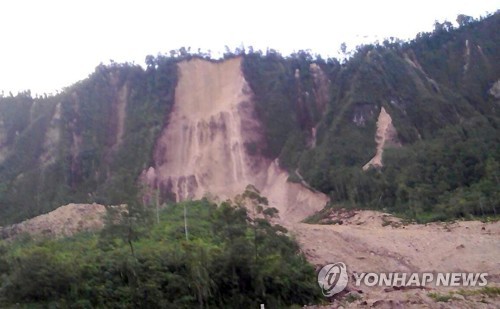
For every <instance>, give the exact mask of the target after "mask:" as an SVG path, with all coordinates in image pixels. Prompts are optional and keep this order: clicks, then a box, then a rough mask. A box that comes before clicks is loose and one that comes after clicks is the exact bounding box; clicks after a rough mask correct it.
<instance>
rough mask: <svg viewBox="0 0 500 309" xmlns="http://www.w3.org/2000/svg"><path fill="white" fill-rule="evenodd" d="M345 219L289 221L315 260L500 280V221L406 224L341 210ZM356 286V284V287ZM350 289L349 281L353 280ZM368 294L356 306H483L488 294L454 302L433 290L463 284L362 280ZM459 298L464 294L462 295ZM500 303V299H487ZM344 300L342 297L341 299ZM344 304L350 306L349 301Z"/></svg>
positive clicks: (496, 283) (497, 282)
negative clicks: (418, 285) (412, 285)
mask: <svg viewBox="0 0 500 309" xmlns="http://www.w3.org/2000/svg"><path fill="white" fill-rule="evenodd" d="M339 218H340V219H342V224H341V225H339V224H336V225H311V224H304V223H298V224H293V225H291V226H289V228H290V230H291V233H292V234H293V235H294V236H295V237H296V238H297V240H298V241H299V243H300V244H301V247H302V250H303V251H304V252H305V254H306V256H307V258H308V259H309V261H311V262H312V263H313V264H315V265H317V266H321V265H324V264H327V263H333V262H344V263H345V264H346V265H347V267H348V271H349V272H350V273H352V272H354V271H355V272H358V273H359V272H473V273H477V272H487V273H488V274H489V277H488V286H500V222H495V223H482V222H479V221H459V222H455V223H432V224H426V225H420V224H409V225H404V224H402V223H401V221H400V220H398V219H397V218H394V217H392V216H390V215H387V214H383V213H380V212H376V211H359V212H355V213H354V215H353V214H352V213H351V214H346V213H344V214H341V215H340V217H339ZM350 288H351V290H354V289H355V288H354V287H353V286H351V287H350ZM348 289H349V286H348ZM361 289H362V292H363V293H362V300H360V301H358V302H355V303H353V304H352V308H356V307H358V306H361V303H362V302H363V301H366V302H367V306H370V305H373V303H374V302H376V301H380V302H379V304H380V305H383V307H384V308H406V307H413V308H421V307H426V308H453V307H460V308H462V307H463V308H476V307H477V308H480V306H486V304H483V303H481V302H479V301H481V300H483V298H484V297H483V296H481V295H475V296H470V297H468V298H467V299H465V300H462V299H460V300H453V301H451V302H450V303H449V304H448V303H446V304H443V303H438V302H436V301H435V300H434V299H431V298H429V296H428V294H429V293H430V292H438V293H440V294H445V295H446V294H448V293H450V292H453V291H454V290H456V289H457V288H449V287H433V286H432V287H430V290H420V289H417V290H391V291H384V289H385V288H384V287H373V288H369V287H365V286H362V287H361ZM457 298H460V297H459V296H458V297H457ZM486 301H488V302H490V303H492V304H493V305H492V306H493V307H491V306H490V307H487V306H486V307H483V308H498V307H495V306H498V305H500V299H499V298H494V299H491V298H489V299H486ZM336 304H337V305H338V304H340V302H339V301H337V303H336ZM344 306H347V305H346V304H344Z"/></svg>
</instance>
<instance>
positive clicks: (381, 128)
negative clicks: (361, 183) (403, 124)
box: [363, 107, 400, 170]
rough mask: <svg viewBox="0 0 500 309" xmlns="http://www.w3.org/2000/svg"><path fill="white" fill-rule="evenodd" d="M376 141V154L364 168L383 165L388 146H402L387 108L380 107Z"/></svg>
mask: <svg viewBox="0 0 500 309" xmlns="http://www.w3.org/2000/svg"><path fill="white" fill-rule="evenodd" d="M375 142H376V143H377V148H376V153H375V156H374V157H373V158H372V159H371V160H370V161H369V162H368V163H366V164H365V165H364V166H363V170H367V169H369V168H370V167H372V166H373V167H382V155H383V153H384V148H385V147H388V146H400V143H399V140H398V138H397V132H396V128H394V126H393V125H392V118H391V115H389V114H388V113H387V112H386V111H385V108H383V107H382V108H381V109H380V114H379V116H378V120H377V132H376V133H375Z"/></svg>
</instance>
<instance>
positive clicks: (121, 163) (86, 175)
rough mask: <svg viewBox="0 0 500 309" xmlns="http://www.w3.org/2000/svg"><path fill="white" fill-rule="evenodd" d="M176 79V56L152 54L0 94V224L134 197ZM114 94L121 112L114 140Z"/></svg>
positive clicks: (115, 106)
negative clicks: (36, 93)
mask: <svg viewBox="0 0 500 309" xmlns="http://www.w3.org/2000/svg"><path fill="white" fill-rule="evenodd" d="M176 83H177V67H176V60H175V59H171V58H168V57H164V56H158V57H148V67H147V69H146V70H143V69H142V68H141V67H140V66H137V65H132V64H116V63H111V64H110V65H102V64H101V65H99V66H98V67H97V68H96V69H95V72H94V73H92V74H91V75H90V76H89V78H87V79H85V80H83V81H81V82H78V83H76V84H74V85H72V86H71V87H68V88H67V89H65V90H64V92H62V93H60V94H58V95H56V96H48V97H47V96H45V97H43V98H42V97H37V98H32V96H31V94H30V93H29V92H27V93H20V94H18V95H17V96H13V95H12V96H9V97H0V118H1V120H2V122H1V124H0V139H2V140H1V142H2V143H1V151H0V154H1V155H0V158H2V160H0V212H1V216H0V224H5V223H7V222H13V221H21V220H22V219H26V218H30V217H33V216H35V215H38V214H40V213H44V212H48V211H50V210H53V209H55V208H57V207H59V206H61V205H64V204H67V203H70V202H89V203H92V202H98V203H104V204H108V205H109V204H121V203H127V202H129V201H134V200H136V199H137V197H138V192H139V188H137V178H138V177H139V174H140V172H141V171H142V170H143V169H144V168H145V167H146V166H149V165H150V162H151V160H152V152H153V146H154V143H155V141H156V138H157V136H158V133H159V132H160V131H161V129H162V128H163V126H164V125H165V124H166V121H167V116H168V113H169V111H170V109H171V107H172V105H173V100H174V89H175V85H176ZM119 100H125V101H126V115H127V116H126V117H125V123H124V128H123V134H122V137H123V138H122V140H121V141H118V140H117V135H118V132H117V127H118V124H117V123H118V121H119V119H117V117H118V116H117V115H118V111H117V105H118V101H119ZM56 109H59V111H57V112H56ZM57 114H58V115H57ZM56 115H57V116H56ZM2 135H3V136H2ZM47 141H51V142H49V143H47Z"/></svg>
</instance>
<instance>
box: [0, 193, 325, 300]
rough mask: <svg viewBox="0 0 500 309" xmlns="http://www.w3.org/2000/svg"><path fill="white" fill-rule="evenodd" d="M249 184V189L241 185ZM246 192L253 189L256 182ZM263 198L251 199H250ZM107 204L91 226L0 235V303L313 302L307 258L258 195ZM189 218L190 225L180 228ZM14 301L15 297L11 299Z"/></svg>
mask: <svg viewBox="0 0 500 309" xmlns="http://www.w3.org/2000/svg"><path fill="white" fill-rule="evenodd" d="M248 192H250V191H247V194H248ZM252 196H254V197H255V196H258V194H255V192H253V193H252V194H250V197H249V198H250V199H252V198H254V197H252ZM260 200H261V199H260V198H259V199H255V198H254V201H255V203H257V204H259V203H258V201H260ZM257 206H260V207H259V209H262V215H261V216H259V217H256V216H253V215H252V216H250V214H249V213H248V211H247V209H246V208H245V207H243V206H241V204H239V203H233V202H230V201H227V202H224V203H222V204H220V205H216V204H213V203H210V202H208V201H207V200H201V201H195V202H184V203H180V204H170V205H168V206H167V207H165V208H164V209H162V211H161V214H160V216H159V220H158V221H156V216H154V215H153V214H152V213H151V212H148V211H147V210H145V209H142V210H141V208H140V207H139V208H137V207H136V208H135V210H134V208H129V209H130V212H124V213H122V214H120V213H118V214H117V213H116V211H115V212H114V213H113V212H110V214H109V218H108V223H107V225H106V228H105V229H104V230H102V231H101V232H100V233H98V234H90V233H87V234H80V235H77V236H74V237H71V238H65V239H59V240H54V239H44V238H38V239H31V238H30V237H29V236H27V235H25V236H21V237H19V238H18V240H16V241H14V242H9V243H1V242H0V307H2V308H5V307H10V306H14V304H22V306H23V307H26V308H197V307H198V308H210V307H211V308H237V307H242V308H258V307H259V306H260V304H265V305H266V308H283V307H289V306H292V305H297V306H299V307H301V306H302V305H306V304H312V303H317V302H318V301H320V299H321V292H320V290H319V289H318V288H317V283H316V275H315V270H314V268H313V267H312V266H311V265H310V264H309V263H308V262H307V261H306V259H305V257H304V256H303V254H302V253H301V252H300V250H299V246H298V244H297V243H296V242H295V241H294V240H293V239H291V238H290V237H289V236H287V235H286V233H287V230H286V229H285V228H284V227H282V226H279V225H272V224H270V223H269V221H268V220H267V219H269V218H270V217H271V216H276V215H277V214H276V211H273V208H269V207H267V206H266V205H264V204H259V205H257ZM186 227H187V228H186ZM15 307H16V308H18V307H17V306H15Z"/></svg>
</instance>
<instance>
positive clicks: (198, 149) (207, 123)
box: [145, 57, 326, 220]
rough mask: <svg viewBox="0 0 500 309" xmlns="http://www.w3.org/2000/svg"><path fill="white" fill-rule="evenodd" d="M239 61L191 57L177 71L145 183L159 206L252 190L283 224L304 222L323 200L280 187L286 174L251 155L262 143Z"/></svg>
mask: <svg viewBox="0 0 500 309" xmlns="http://www.w3.org/2000/svg"><path fill="white" fill-rule="evenodd" d="M241 62H242V58H241V57H238V58H232V59H229V60H226V61H223V62H211V61H206V60H202V59H198V58H195V59H192V60H187V61H183V62H180V63H179V64H178V66H179V80H178V83H177V87H176V90H175V103H174V106H173V110H172V112H171V114H170V116H169V120H168V125H167V126H166V127H165V129H164V130H163V132H162V133H161V135H160V138H159V139H158V141H157V145H156V148H155V151H154V163H155V166H154V167H151V168H149V169H148V170H147V171H145V175H146V181H147V182H148V185H149V186H151V187H153V188H156V189H158V190H160V192H161V196H162V198H163V199H164V200H168V199H170V200H174V201H183V200H190V199H199V198H201V197H203V196H206V195H210V196H212V197H217V198H218V199H221V200H224V199H227V198H232V197H234V196H235V195H237V194H239V193H242V192H243V191H244V190H245V188H246V186H247V185H249V184H252V185H254V186H255V187H256V188H258V189H259V190H263V194H264V195H265V196H268V197H269V199H270V202H271V204H272V205H273V206H275V207H277V208H278V209H280V213H281V217H282V218H286V219H289V220H300V219H303V218H304V217H305V216H307V215H308V214H311V213H313V212H314V211H316V210H319V209H321V207H323V206H324V205H325V203H326V197H325V196H324V195H323V194H320V193H315V192H312V191H310V190H309V189H307V188H305V187H303V186H302V185H298V184H289V183H287V181H286V180H287V178H288V175H287V173H286V172H284V171H282V170H281V169H280V168H279V167H278V165H277V164H276V163H273V162H272V161H271V160H269V159H266V158H264V157H262V156H259V155H255V154H254V155H252V154H250V152H251V148H252V145H254V146H255V145H258V144H261V143H263V139H264V136H262V128H261V124H260V122H259V121H258V120H257V118H256V113H255V107H254V103H253V101H252V98H251V90H250V88H249V87H248V84H247V82H246V80H245V78H244V76H243V74H242V71H241ZM285 201H286V203H284V202H285Z"/></svg>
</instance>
